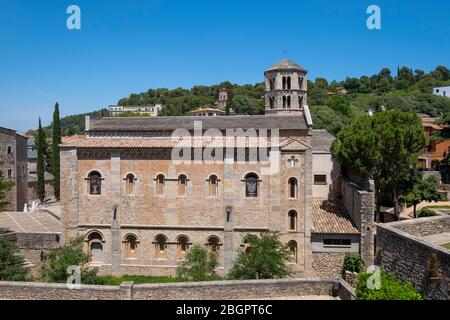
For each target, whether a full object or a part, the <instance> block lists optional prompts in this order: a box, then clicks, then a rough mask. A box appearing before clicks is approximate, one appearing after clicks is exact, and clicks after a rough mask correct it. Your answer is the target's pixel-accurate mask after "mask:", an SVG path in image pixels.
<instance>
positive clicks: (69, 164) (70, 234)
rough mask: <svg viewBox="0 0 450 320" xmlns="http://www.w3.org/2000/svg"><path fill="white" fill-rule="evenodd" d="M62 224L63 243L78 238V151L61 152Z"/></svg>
mask: <svg viewBox="0 0 450 320" xmlns="http://www.w3.org/2000/svg"><path fill="white" fill-rule="evenodd" d="M60 155H61V173H62V174H61V204H62V207H63V214H62V216H61V222H62V225H63V227H64V228H65V230H64V232H62V234H61V243H62V244H64V243H66V241H68V240H70V239H73V238H76V237H77V233H78V193H79V186H78V157H77V150H76V149H74V150H61V152H60Z"/></svg>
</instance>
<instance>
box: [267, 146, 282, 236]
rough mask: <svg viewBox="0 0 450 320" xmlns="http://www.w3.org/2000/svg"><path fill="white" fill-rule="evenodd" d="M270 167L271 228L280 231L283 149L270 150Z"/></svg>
mask: <svg viewBox="0 0 450 320" xmlns="http://www.w3.org/2000/svg"><path fill="white" fill-rule="evenodd" d="M269 157H270V163H271V167H270V169H269V172H268V174H269V188H270V189H269V230H270V231H280V230H281V226H280V221H282V220H280V219H281V188H282V186H281V151H280V150H271V151H270V155H269Z"/></svg>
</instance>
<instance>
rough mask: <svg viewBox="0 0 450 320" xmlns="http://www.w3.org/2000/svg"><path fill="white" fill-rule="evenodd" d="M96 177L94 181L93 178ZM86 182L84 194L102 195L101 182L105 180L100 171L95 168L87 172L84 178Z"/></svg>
mask: <svg viewBox="0 0 450 320" xmlns="http://www.w3.org/2000/svg"><path fill="white" fill-rule="evenodd" d="M95 175H97V176H98V180H94V178H93V177H94V176H95ZM84 180H85V181H86V194H88V195H101V194H102V188H101V186H102V181H103V180H105V175H104V174H103V173H102V171H101V170H98V169H96V168H94V169H91V170H89V171H88V172H87V174H86V175H85V177H84Z"/></svg>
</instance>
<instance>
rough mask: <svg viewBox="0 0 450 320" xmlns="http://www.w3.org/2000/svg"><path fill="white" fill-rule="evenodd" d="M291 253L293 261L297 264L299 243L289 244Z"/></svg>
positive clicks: (290, 242) (292, 241) (291, 242)
mask: <svg viewBox="0 0 450 320" xmlns="http://www.w3.org/2000/svg"><path fill="white" fill-rule="evenodd" d="M288 247H289V251H290V253H291V257H292V261H291V262H295V263H297V242H295V241H294V240H291V241H289V242H288Z"/></svg>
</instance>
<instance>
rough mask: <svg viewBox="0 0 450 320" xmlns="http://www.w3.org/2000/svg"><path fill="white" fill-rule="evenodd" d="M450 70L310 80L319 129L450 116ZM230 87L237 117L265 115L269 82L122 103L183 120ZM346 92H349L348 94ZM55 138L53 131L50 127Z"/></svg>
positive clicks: (67, 121) (76, 119)
mask: <svg viewBox="0 0 450 320" xmlns="http://www.w3.org/2000/svg"><path fill="white" fill-rule="evenodd" d="M449 85H450V71H449V69H448V68H447V67H444V66H438V67H437V68H436V69H435V70H433V71H431V72H429V73H426V72H424V71H423V70H414V71H413V70H412V69H410V68H408V67H402V68H398V70H397V75H395V76H394V75H392V72H391V71H390V70H389V69H387V68H383V69H382V70H381V71H380V72H379V73H378V74H375V75H372V76H363V77H361V78H347V79H345V80H343V81H332V82H331V83H329V82H328V81H327V80H326V79H324V78H316V79H315V80H314V81H308V104H309V106H310V108H311V115H312V118H313V122H314V128H317V129H327V130H329V131H330V132H332V133H337V132H339V130H340V129H341V128H342V127H343V126H344V125H345V124H346V123H347V122H348V121H349V120H350V119H352V118H353V117H355V116H357V115H358V114H362V113H366V112H367V111H368V110H369V109H372V110H374V111H376V110H380V109H381V107H382V106H383V107H385V108H386V109H392V108H396V109H400V110H403V111H409V112H421V113H427V114H429V115H431V116H440V115H445V114H447V113H450V99H449V98H445V97H437V96H435V95H433V94H432V88H433V87H439V86H449ZM222 87H225V88H227V89H228V91H229V95H230V107H231V108H233V109H234V110H235V111H236V112H237V113H247V114H262V113H264V99H263V95H264V83H263V82H261V83H257V84H255V85H251V84H247V85H238V84H232V83H230V82H228V81H226V82H222V83H220V84H217V85H213V86H201V85H199V86H194V87H193V88H191V89H183V88H176V89H173V90H169V89H164V88H160V89H150V90H148V91H147V92H142V93H133V94H131V95H130V96H129V97H127V98H123V99H120V100H119V101H118V104H119V105H146V104H157V103H160V104H163V105H164V106H165V107H164V108H163V109H162V110H161V113H160V115H162V116H181V115H186V114H187V113H188V112H189V111H191V110H194V109H196V108H198V107H200V106H205V105H211V104H214V102H215V101H216V99H217V93H218V89H219V88H222ZM343 89H345V91H346V93H345V94H343ZM102 114H103V115H108V112H107V111H106V110H99V111H95V112H92V113H87V114H79V115H72V116H68V117H63V118H62V119H61V128H62V131H63V135H73V134H82V133H83V132H84V117H85V115H102ZM45 129H46V131H47V132H46V133H47V134H48V136H50V127H47V128H45Z"/></svg>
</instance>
